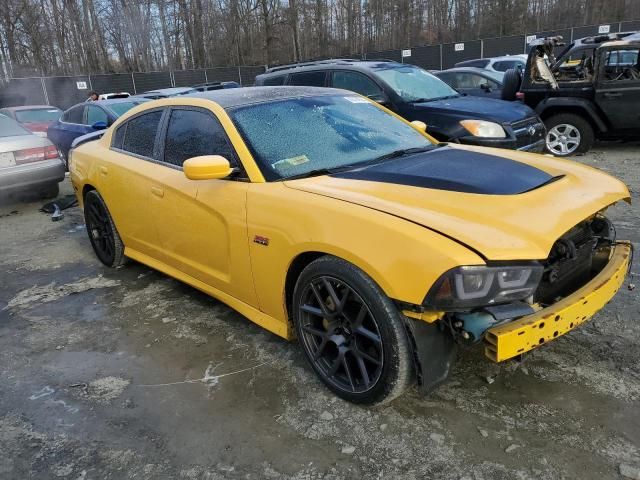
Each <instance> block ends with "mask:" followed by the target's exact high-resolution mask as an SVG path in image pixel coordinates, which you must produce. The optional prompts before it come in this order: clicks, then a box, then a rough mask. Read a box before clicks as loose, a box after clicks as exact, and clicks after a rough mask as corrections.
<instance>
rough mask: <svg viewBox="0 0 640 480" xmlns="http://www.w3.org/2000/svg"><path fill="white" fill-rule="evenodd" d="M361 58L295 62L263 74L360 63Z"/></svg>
mask: <svg viewBox="0 0 640 480" xmlns="http://www.w3.org/2000/svg"><path fill="white" fill-rule="evenodd" d="M362 61H363V60H362V59H361V58H326V59H324V60H311V61H309V62H297V63H289V64H286V65H277V66H275V67H271V68H268V69H267V71H266V72H265V73H272V72H279V71H281V70H288V69H290V68H296V67H308V66H311V65H326V64H331V63H341V62H344V63H353V62H362Z"/></svg>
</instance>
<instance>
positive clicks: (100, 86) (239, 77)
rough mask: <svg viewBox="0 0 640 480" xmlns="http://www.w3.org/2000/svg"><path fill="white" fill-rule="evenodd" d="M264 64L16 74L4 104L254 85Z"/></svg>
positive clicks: (2, 95) (2, 94)
mask: <svg viewBox="0 0 640 480" xmlns="http://www.w3.org/2000/svg"><path fill="white" fill-rule="evenodd" d="M264 70H265V68H264V67H263V66H243V67H217V68H207V69H201V70H176V71H166V72H134V73H107V74H96V75H75V76H64V77H32V78H12V79H10V80H9V83H8V84H7V85H6V87H4V88H3V89H1V90H0V106H3V107H8V106H14V105H38V104H46V105H55V106H57V107H60V108H62V109H66V108H68V107H70V106H71V105H75V104H76V103H79V102H82V101H84V100H86V98H87V96H88V93H89V92H90V91H91V90H95V91H96V92H98V93H108V92H129V93H131V94H132V95H133V94H136V93H142V92H146V91H149V90H155V89H158V88H169V87H187V86H191V85H196V84H198V83H205V82H226V81H235V82H238V83H240V85H243V86H247V85H253V83H254V81H255V78H256V75H259V74H260V73H262V72H264Z"/></svg>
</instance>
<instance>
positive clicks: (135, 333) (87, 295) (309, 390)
mask: <svg viewBox="0 0 640 480" xmlns="http://www.w3.org/2000/svg"><path fill="white" fill-rule="evenodd" d="M578 161H581V162H584V163H587V164H590V165H593V166H595V167H597V168H600V169H602V170H605V171H607V172H610V173H611V174H613V175H616V176H618V177H620V178H622V179H623V180H624V181H626V182H627V184H628V185H629V186H630V188H631V190H632V192H633V193H632V195H633V198H634V201H635V202H636V204H635V205H633V206H629V205H626V204H622V205H619V206H617V207H615V208H614V209H612V210H611V211H610V216H611V218H612V219H613V220H614V221H615V222H616V225H617V232H618V237H619V238H627V239H631V240H632V241H633V242H634V243H635V246H636V249H637V250H638V249H639V248H640V244H639V242H640V209H639V208H638V205H637V203H638V201H639V200H640V199H639V198H638V196H639V195H638V192H640V146H639V145H638V144H617V143H614V144H603V145H599V146H597V147H596V148H595V149H594V150H593V151H592V152H591V153H590V154H589V155H586V156H584V157H580V158H578ZM64 189H65V190H66V191H67V193H69V185H68V183H67V184H65V186H64ZM40 203H41V202H35V203H27V204H24V203H23V204H16V205H13V206H4V207H0V252H1V254H0V265H1V270H0V285H2V287H1V289H0V385H1V387H0V392H1V394H0V478H1V479H20V480H22V479H26V478H37V479H40V478H47V479H49V478H63V479H74V480H75V479H103V478H105V479H106V478H109V479H119V478H123V479H124V478H127V479H130V478H135V479H164V478H185V479H242V478H244V479H264V478H266V479H269V478H278V479H279V478H284V479H315V478H326V479H343V478H344V479H347V478H349V479H350V478H363V479H378V478H384V479H386V478H389V479H395V478H404V479H423V478H438V479H441V478H442V479H467V480H468V479H475V480H481V479H486V480H499V479H554V480H555V479H560V478H567V479H577V478H580V479H598V480H601V479H615V478H640V415H639V414H638V412H639V411H640V323H638V319H639V318H640V302H639V301H638V292H639V291H640V289H636V290H633V291H632V290H630V289H629V288H628V284H629V283H630V282H633V281H636V282H637V281H639V280H640V278H639V277H638V275H639V274H640V268H639V266H638V260H637V259H636V262H635V264H634V265H633V268H632V272H633V273H634V274H635V276H632V277H630V279H629V281H628V282H627V283H626V284H625V286H624V288H623V289H622V290H621V291H620V292H619V294H618V295H617V296H616V298H615V299H614V300H613V301H612V302H611V303H610V304H609V305H608V306H607V307H606V308H605V309H604V310H603V311H602V312H600V313H599V314H598V315H596V317H595V318H594V319H593V320H591V321H590V322H587V323H586V324H585V325H583V326H582V327H581V328H579V329H577V330H576V331H574V332H572V333H570V334H568V335H566V336H564V337H562V338H560V339H558V340H556V341H554V342H551V343H550V344H548V345H546V346H545V347H543V348H540V349H539V350H536V351H534V352H532V353H531V354H529V355H528V356H526V357H525V359H524V361H523V362H522V363H517V362H507V363H503V364H500V365H496V364H492V363H490V362H489V361H488V360H486V359H484V357H483V356H482V353H481V351H480V349H479V348H475V349H474V348H467V349H465V350H464V351H463V352H462V353H461V355H460V358H459V361H458V363H457V364H456V366H455V368H454V371H453V372H452V376H451V379H450V381H449V382H448V383H447V384H446V385H445V386H443V387H442V388H440V389H439V390H438V391H437V392H435V393H434V394H432V395H431V396H429V397H421V396H419V395H418V394H417V393H416V392H409V393H408V394H407V395H405V396H403V397H401V398H400V399H399V400H397V401H395V402H394V403H392V404H391V405H388V406H385V407H382V408H377V409H366V408H361V407H357V406H354V405H351V404H348V403H345V402H343V401H341V400H339V399H337V398H335V397H334V396H332V395H331V394H330V393H329V392H328V391H327V390H326V389H325V388H323V387H322V386H321V385H320V383H319V382H318V381H317V380H316V379H315V377H314V375H313V374H312V372H311V371H310V370H309V369H308V368H307V367H306V365H305V363H304V361H303V360H304V359H303V358H302V355H301V351H300V349H299V348H298V346H297V345H296V344H289V343H287V342H285V341H282V340H280V339H278V338H276V337H275V336H274V335H271V334H269V333H267V332H265V331H262V330H261V329H260V328H258V327H257V326H255V325H253V324H251V323H250V322H249V321H247V320H246V319H244V318H243V317H242V316H241V315H239V314H237V313H235V312H234V311H232V310H230V309H229V308H227V307H225V306H224V305H222V304H220V303H219V302H217V301H216V300H214V299H212V298H209V297H207V296H205V295H203V294H201V293H199V292H197V291H195V290H193V289H191V288H189V287H187V286H185V285H182V284H180V283H179V282H177V281H174V280H172V279H170V278H168V277H166V276H164V275H162V274H159V273H157V272H154V271H152V270H150V269H148V268H146V267H144V266H142V265H139V264H135V263H134V264H130V265H129V266H127V267H125V268H122V269H118V270H109V269H106V268H103V267H102V266H101V265H100V264H99V263H98V262H97V260H96V259H95V257H94V255H93V253H92V251H91V248H90V245H89V241H88V240H87V236H86V231H85V229H84V225H83V222H82V218H81V215H80V212H79V211H78V209H71V210H68V211H67V212H66V216H65V218H64V220H62V221H60V222H56V223H53V222H51V221H50V220H49V219H48V217H47V216H45V215H44V214H41V213H39V212H38V207H39V206H40ZM634 475H635V476H634Z"/></svg>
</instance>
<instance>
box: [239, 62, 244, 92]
mask: <svg viewBox="0 0 640 480" xmlns="http://www.w3.org/2000/svg"><path fill="white" fill-rule="evenodd" d="M238 80H240V86H241V87H243V86H244V85H242V72H241V71H240V65H238Z"/></svg>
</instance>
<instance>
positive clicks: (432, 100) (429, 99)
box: [409, 94, 460, 103]
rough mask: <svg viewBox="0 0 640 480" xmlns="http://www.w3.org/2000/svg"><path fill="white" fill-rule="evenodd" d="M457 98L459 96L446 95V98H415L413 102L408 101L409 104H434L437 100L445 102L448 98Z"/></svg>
mask: <svg viewBox="0 0 640 480" xmlns="http://www.w3.org/2000/svg"><path fill="white" fill-rule="evenodd" d="M459 96H460V94H456V95H447V96H446V97H436V98H416V99H415V100H410V101H409V103H424V102H435V101H437V100H446V99H448V98H458V97H459Z"/></svg>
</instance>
